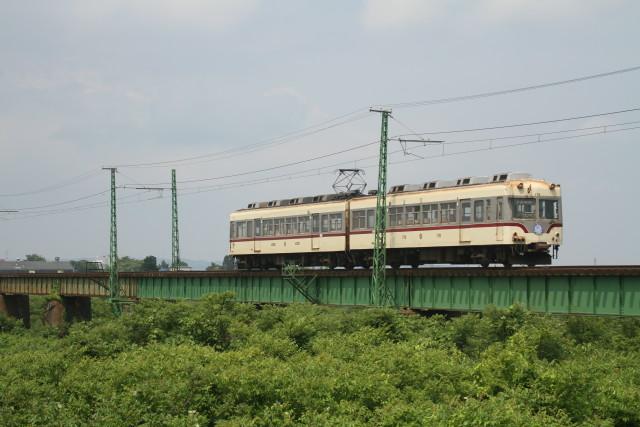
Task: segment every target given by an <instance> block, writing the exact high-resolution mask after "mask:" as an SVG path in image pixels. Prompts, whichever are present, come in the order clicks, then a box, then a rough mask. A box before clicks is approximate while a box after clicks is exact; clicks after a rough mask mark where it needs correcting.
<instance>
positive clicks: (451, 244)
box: [230, 173, 562, 268]
mask: <svg viewBox="0 0 640 427" xmlns="http://www.w3.org/2000/svg"><path fill="white" fill-rule="evenodd" d="M387 204H388V213H387V215H388V217H387V224H388V225H387V262H388V264H389V265H390V266H391V267H394V268H397V267H398V266H400V265H410V266H413V267H417V266H418V265H420V264H427V263H438V264H443V263H445V264H480V265H483V266H488V265H489V264H490V263H501V264H504V265H505V266H510V265H514V264H525V265H530V266H533V265H537V264H551V258H552V257H556V256H557V252H558V248H559V245H560V243H561V242H562V209H561V198H560V185H558V184H554V183H550V182H547V181H545V180H542V179H534V178H532V177H531V176H530V175H529V174H522V173H518V174H515V173H505V174H497V175H493V176H491V177H470V178H461V179H459V180H455V181H432V182H427V183H424V184H420V185H398V186H395V187H392V188H391V191H389V193H388V195H387ZM375 208H376V196H375V191H374V192H370V193H369V194H367V195H364V194H330V195H322V196H314V197H299V198H295V199H286V200H274V201H271V202H263V203H252V204H250V205H249V206H248V207H247V208H246V209H241V210H238V211H235V212H233V213H232V214H231V218H230V219H231V236H230V255H232V256H234V257H235V258H236V260H237V262H238V267H239V268H270V267H281V266H283V265H285V264H288V263H296V264H298V265H304V266H321V265H325V266H329V267H336V266H345V267H347V268H350V267H353V266H362V267H369V266H370V265H371V263H372V261H371V258H372V253H373V236H374V234H373V229H374V224H375Z"/></svg>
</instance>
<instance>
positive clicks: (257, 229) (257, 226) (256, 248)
mask: <svg viewBox="0 0 640 427" xmlns="http://www.w3.org/2000/svg"><path fill="white" fill-rule="evenodd" d="M260 236H262V222H261V220H259V219H255V220H253V252H260V243H259V242H260V239H259V238H260Z"/></svg>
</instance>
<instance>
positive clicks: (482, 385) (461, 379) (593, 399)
mask: <svg viewBox="0 0 640 427" xmlns="http://www.w3.org/2000/svg"><path fill="white" fill-rule="evenodd" d="M94 308H95V310H94V320H93V321H92V322H84V323H76V324H72V325H70V326H69V327H68V333H67V334H66V335H64V336H59V335H58V333H57V331H54V332H51V330H50V329H49V330H48V329H45V328H43V327H41V326H40V327H37V328H34V329H32V330H25V329H24V328H22V327H20V326H18V323H17V322H15V321H14V320H10V319H2V318H0V329H1V330H2V332H1V333H0V419H2V422H3V425H7V426H23V425H34V426H35V425H109V426H120V425H150V426H151V425H153V426H155V425H167V426H194V425H200V426H213V425H221V426H271V425H282V426H293V425H306V426H336V425H340V426H342V425H349V426H365V425H375V426H400V425H402V426H422V425H436V426H460V425H463V426H464V425H466V426H525V425H526V426H529V425H531V426H543V425H544V426H547V425H549V426H559V425H611V426H632V425H640V357H638V353H639V348H640V346H639V345H638V344H639V343H640V322H638V321H637V320H634V319H610V318H607V319H602V318H581V317H550V316H539V315H534V314H531V313H528V312H526V311H525V310H523V308H522V307H520V306H514V307H511V308H510V309H508V310H497V309H495V308H490V309H488V310H486V311H485V312H484V313H483V314H482V315H477V314H468V315H463V316H460V317H458V318H455V319H452V320H448V319H447V318H445V317H443V316H432V317H420V316H415V315H402V314H400V313H399V312H397V311H395V310H390V309H343V308H330V307H318V306H312V305H308V304H293V305H290V306H287V307H267V306H265V307H262V308H260V309H258V308H256V307H254V306H252V305H248V304H240V303H237V302H236V301H234V300H233V298H232V296H231V295H230V294H222V295H210V296H207V297H205V298H203V299H202V300H200V301H192V302H184V301H183V302H163V301H151V300H149V301H143V302H141V303H140V304H137V305H135V306H133V307H131V310H129V311H128V312H127V313H125V314H123V315H122V316H121V317H118V318H116V317H114V316H113V315H112V313H111V312H110V310H108V306H107V305H106V304H102V303H100V302H96V303H94ZM4 325H8V326H4Z"/></svg>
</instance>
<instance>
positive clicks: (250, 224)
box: [246, 221, 253, 237]
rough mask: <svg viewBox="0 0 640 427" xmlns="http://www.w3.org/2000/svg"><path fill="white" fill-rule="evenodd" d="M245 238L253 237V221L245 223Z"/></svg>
mask: <svg viewBox="0 0 640 427" xmlns="http://www.w3.org/2000/svg"><path fill="white" fill-rule="evenodd" d="M246 224H247V237H253V221H247V222H246Z"/></svg>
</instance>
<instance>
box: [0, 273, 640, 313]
mask: <svg viewBox="0 0 640 427" xmlns="http://www.w3.org/2000/svg"><path fill="white" fill-rule="evenodd" d="M371 275H372V271H371V270H308V269H295V270H285V271H282V272H280V271H238V270H236V271H207V272H184V271H174V272H161V273H120V274H119V286H120V289H119V292H118V294H119V297H120V299H121V302H135V301H138V300H140V299H144V298H157V299H165V300H189V299H192V300H195V299H198V298H201V297H202V296H204V295H207V294H210V293H220V292H226V291H230V292H233V293H234V294H235V296H236V298H237V300H239V301H243V302H248V303H256V304H290V303H295V302H310V303H318V304H327V305H336V306H374V305H378V304H376V301H375V299H374V298H375V295H372V293H373V292H375V288H372V287H371V279H372V278H371ZM385 280H386V284H387V288H388V289H389V290H390V298H391V300H392V304H391V305H392V306H395V307H399V308H408V309H413V310H427V311H428V310H434V311H458V312H474V311H482V310H483V309H484V308H485V307H487V306H489V305H494V306H496V307H499V308H505V307H508V306H510V305H512V304H516V303H519V304H522V305H523V306H524V307H526V308H527V309H529V310H531V311H534V312H539V313H551V314H583V315H613V316H640V266H602V267H535V268H511V269H503V268H487V269H482V268H420V269H400V270H387V272H386V275H385ZM30 295H42V296H47V295H56V296H57V297H58V298H57V299H55V300H54V301H53V302H52V307H51V310H50V311H51V312H52V313H53V314H52V316H53V320H52V321H51V323H52V324H56V323H58V322H59V321H61V318H60V319H57V320H56V316H55V313H64V316H65V318H66V319H67V320H72V319H73V318H81V319H82V318H87V316H90V298H95V297H101V298H109V296H110V288H109V274H108V273H57V274H56V273H48V274H42V273H40V274H29V273H4V274H0V312H4V313H5V314H8V315H12V316H15V317H21V318H23V320H25V323H26V322H27V321H28V319H25V316H27V315H28V311H29V310H28V301H29V296H30ZM25 304H26V306H25ZM87 305H88V306H89V314H88V315H87ZM65 310H66V312H65ZM25 313H26V314H25ZM62 315H63V314H60V315H59V316H62ZM59 316H58V317H59Z"/></svg>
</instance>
